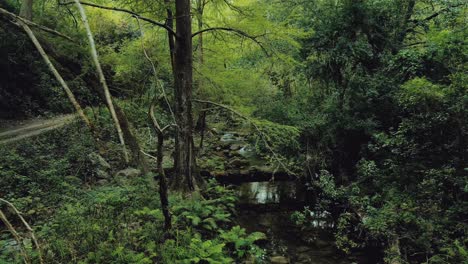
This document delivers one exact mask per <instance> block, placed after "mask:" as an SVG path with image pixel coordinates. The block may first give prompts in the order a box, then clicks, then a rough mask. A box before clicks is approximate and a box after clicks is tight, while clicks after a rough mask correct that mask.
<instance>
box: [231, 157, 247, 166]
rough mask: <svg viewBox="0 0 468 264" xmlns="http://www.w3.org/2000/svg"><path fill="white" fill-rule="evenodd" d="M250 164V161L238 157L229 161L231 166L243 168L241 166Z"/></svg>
mask: <svg viewBox="0 0 468 264" xmlns="http://www.w3.org/2000/svg"><path fill="white" fill-rule="evenodd" d="M248 164H249V162H248V161H246V160H242V159H238V158H235V159H232V160H230V161H229V167H231V168H241V167H244V166H246V165H248Z"/></svg>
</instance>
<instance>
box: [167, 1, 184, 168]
mask: <svg viewBox="0 0 468 264" xmlns="http://www.w3.org/2000/svg"><path fill="white" fill-rule="evenodd" d="M164 4H165V5H166V13H167V18H166V25H167V26H168V27H169V28H171V29H174V15H173V13H172V5H171V0H164ZM175 37H176V36H174V34H172V33H171V32H169V31H167V39H168V43H169V54H170V56H171V67H172V73H173V79H174V82H175V80H176V76H175V72H176V70H175V55H174V53H175ZM174 86H175V84H174ZM179 152H180V150H179V138H178V137H177V136H176V137H175V142H174V157H173V158H174V168H178V167H179V158H178V157H179ZM175 171H177V169H176V170H175Z"/></svg>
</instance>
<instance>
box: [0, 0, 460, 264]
mask: <svg viewBox="0 0 468 264" xmlns="http://www.w3.org/2000/svg"><path fill="white" fill-rule="evenodd" d="M93 2H96V3H98V4H102V5H106V6H116V7H117V6H118V7H122V8H126V9H129V10H133V11H135V12H137V13H140V14H142V15H144V16H147V17H148V18H150V19H154V20H156V21H163V20H164V19H165V18H166V8H167V7H172V5H165V4H164V1H136V0H135V1H132V0H102V1H93ZM197 3H198V0H197V1H192V4H193V8H192V9H193V10H192V13H193V19H192V20H193V26H192V27H193V32H196V31H198V30H201V29H203V28H208V27H224V28H235V29H236V30H240V31H241V32H243V33H238V32H237V33H236V32H235V31H234V32H233V31H217V30H213V31H209V32H204V33H203V35H202V38H199V36H200V35H197V36H195V37H194V38H193V45H194V52H193V54H194V56H193V61H194V65H193V66H194V67H193V68H194V80H193V81H194V97H195V98H198V99H202V100H209V101H212V102H215V103H221V104H224V105H227V106H229V108H232V109H234V110H235V111H236V113H231V111H228V110H227V109H221V108H219V107H217V106H216V105H210V104H205V103H194V104H193V105H194V113H195V119H196V120H194V121H195V123H196V124H197V125H196V127H195V129H194V133H196V140H195V145H198V143H199V141H201V139H200V136H199V135H200V134H201V133H199V132H200V131H202V130H203V133H205V134H204V135H206V137H209V136H212V137H218V136H220V134H218V133H223V132H225V131H232V130H231V129H234V128H235V129H240V130H242V132H243V133H245V134H248V136H246V139H247V141H249V142H250V144H251V146H252V147H253V148H254V149H255V150H256V152H257V154H259V155H258V156H259V157H261V158H263V159H265V160H267V164H268V165H270V166H271V167H273V168H274V171H275V172H276V171H277V170H278V171H282V172H283V171H288V173H294V174H295V176H297V177H298V178H300V179H301V182H302V183H304V185H305V186H307V188H308V190H309V191H310V192H312V193H313V197H314V199H312V200H313V201H312V202H313V203H312V204H309V207H308V209H307V210H305V211H299V212H296V213H295V214H294V215H293V218H294V220H295V222H296V223H297V224H299V225H301V227H302V229H303V230H307V229H313V228H315V227H313V222H314V221H315V220H316V219H315V218H314V216H311V214H310V212H311V211H309V210H311V209H313V208H314V209H319V210H320V211H325V212H329V214H330V217H331V218H332V221H333V232H334V234H335V244H336V246H337V247H338V248H339V249H341V250H342V251H343V254H353V253H355V252H357V251H361V252H362V251H363V250H364V251H365V250H366V249H367V250H369V249H370V250H376V251H378V252H379V253H381V254H380V255H381V259H382V260H381V261H382V262H385V263H466V261H467V259H468V253H467V251H468V249H467V247H468V238H467V235H466V234H467V228H468V226H467V223H466V220H467V218H468V214H467V212H468V200H467V197H468V195H467V193H468V122H467V120H468V110H467V107H468V78H467V70H468V66H467V65H468V64H467V59H468V45H467V39H468V32H467V27H466V21H467V15H466V14H467V5H466V2H465V1H463V0H444V1H441V0H333V1H330V0H316V1H302V0H290V1H267V0H236V1H230V0H223V1H221V0H214V1H208V3H207V4H206V6H204V9H203V11H202V12H201V10H199V9H197V8H196V4H197ZM20 4H21V3H20V1H10V0H6V1H2V0H0V7H1V8H4V9H7V10H9V11H11V12H14V13H18V10H19V9H20ZM33 7H34V11H35V12H34V19H33V20H34V22H36V23H38V24H41V25H44V26H47V27H50V28H53V29H55V30H58V31H60V32H62V33H64V34H67V35H69V36H70V37H72V38H73V39H76V40H77V43H80V44H82V43H84V40H85V31H84V30H83V26H82V24H81V23H80V21H78V20H79V19H77V18H78V17H79V15H78V12H77V11H76V10H75V9H74V8H73V6H72V5H61V4H57V3H56V1H48V0H35V1H34V6H33ZM87 12H88V15H89V21H90V24H91V29H92V30H93V33H94V35H95V39H96V42H97V48H98V52H99V55H100V59H101V62H102V64H103V69H104V72H105V75H106V77H107V79H108V82H109V84H110V85H109V86H110V88H111V92H112V95H114V96H115V97H116V100H115V101H116V103H117V104H118V105H120V106H121V107H122V108H123V109H124V111H125V113H126V115H127V117H128V119H129V120H130V121H131V123H132V126H133V127H132V128H131V129H132V130H133V131H135V134H136V136H137V138H138V140H139V142H140V144H141V146H142V149H143V150H144V151H146V152H149V153H151V155H154V150H155V149H156V144H155V142H154V141H155V140H154V138H155V136H154V133H153V131H152V129H151V124H150V123H149V122H148V116H147V112H148V108H149V105H150V104H151V102H152V100H154V99H156V110H157V111H156V112H157V117H158V119H159V121H160V123H161V124H163V126H164V125H166V124H171V123H172V122H173V117H172V113H171V111H172V110H173V107H174V106H173V105H172V106H168V104H167V103H166V99H167V100H168V101H170V102H172V101H173V100H174V85H173V77H174V76H173V73H172V67H171V60H170V52H169V46H168V37H167V32H166V31H164V30H163V29H161V27H156V26H154V25H151V24H149V23H146V22H144V21H142V20H141V19H140V20H139V21H137V20H136V19H135V18H134V17H132V16H131V15H128V14H125V13H120V12H113V11H110V10H103V9H97V8H92V7H87ZM200 25H201V26H200ZM36 31H37V35H38V37H39V40H40V41H41V42H43V45H44V46H45V47H46V51H47V52H48V53H49V55H50V56H51V57H52V60H53V62H54V63H55V64H56V66H57V68H58V69H59V71H60V72H61V73H62V74H63V76H64V78H65V79H66V80H67V82H68V83H69V85H70V87H71V88H72V90H73V91H74V93H76V96H77V98H78V100H79V102H80V103H81V104H82V105H83V107H87V108H86V113H87V114H88V116H90V117H93V118H92V120H93V122H94V123H95V125H96V126H97V127H98V131H99V136H100V139H101V140H102V141H104V142H105V143H106V153H104V154H103V155H104V156H105V158H106V160H107V161H108V162H109V163H110V164H111V165H112V173H115V172H117V171H118V170H120V169H124V166H122V164H123V163H124V162H123V157H122V155H121V152H120V151H119V147H118V144H117V143H116V142H118V137H117V135H116V133H115V131H114V129H113V127H112V122H111V116H110V114H109V112H108V111H107V110H103V109H104V107H103V102H101V101H99V100H98V99H97V98H98V96H97V92H96V91H98V90H99V89H101V87H100V86H99V80H98V79H97V77H96V74H95V73H94V66H93V65H92V63H91V60H90V57H89V55H88V50H87V46H86V45H76V43H70V42H69V41H67V40H64V39H61V38H58V37H51V36H50V35H48V34H47V33H45V32H41V31H40V30H36V29H35V32H36ZM145 53H146V54H145ZM148 58H149V59H150V60H151V61H152V63H154V70H155V71H156V74H154V72H153V67H152V65H151V63H150V62H149V61H148ZM0 73H1V76H0V117H1V118H4V117H15V118H19V117H24V116H35V115H37V114H42V115H44V114H46V115H47V114H50V113H66V112H71V106H70V104H69V102H68V101H67V99H66V97H65V95H64V93H63V91H62V89H61V88H60V87H59V85H58V84H57V82H56V81H55V80H54V79H53V77H52V75H51V74H50V73H49V72H48V71H47V68H46V67H45V65H44V64H43V62H42V60H41V59H40V57H39V55H38V54H37V52H36V50H34V48H33V46H32V44H30V43H29V40H28V39H27V37H26V36H25V35H24V33H23V32H22V31H21V30H20V29H19V28H17V27H16V26H14V25H13V24H11V23H9V22H8V19H7V18H5V17H3V16H1V15H0ZM162 93H165V94H166V95H167V98H163V96H161V94H162ZM169 105H170V104H169ZM90 106H94V107H90ZM218 106H219V105H218ZM171 107H172V108H171ZM204 113H207V115H208V118H206V119H207V120H208V121H210V122H211V123H210V122H208V123H207V124H206V129H204V128H203V129H202V128H200V126H202V125H200V124H201V123H203V122H204V121H203V122H201V121H200V120H204V118H201V117H202V116H203V114H204ZM238 114H241V115H243V116H244V118H240V117H239V115H238ZM197 120H198V122H196V121H197ZM239 120H242V122H239ZM0 128H1V127H0ZM174 130H175V128H173V127H169V128H168V131H169V133H173V132H174ZM213 135H214V136H213ZM166 138H167V140H166V142H167V145H166V148H165V149H164V151H165V153H164V155H165V160H164V162H163V167H165V168H169V167H171V166H172V165H173V164H172V159H171V157H172V155H173V153H172V150H170V148H171V147H173V145H174V141H173V139H172V137H171V136H170V135H166ZM4 146H6V147H4ZM0 147H1V148H0V186H1V189H0V198H4V199H6V200H9V201H10V202H12V203H13V204H15V205H16V206H17V207H18V208H19V209H20V211H21V212H23V213H24V216H25V217H26V218H27V220H28V221H30V222H31V224H32V225H33V226H34V227H35V230H36V233H37V235H38V237H39V239H40V242H41V244H42V245H43V252H44V258H45V259H46V261H47V263H154V262H162V263H231V262H233V261H243V260H249V261H258V262H260V261H262V260H264V251H263V249H261V248H260V247H259V246H258V245H257V244H258V243H257V242H258V241H259V240H264V239H265V238H266V237H265V236H264V234H262V233H251V234H249V233H248V232H246V230H245V229H243V228H242V227H240V226H237V224H236V223H235V221H234V220H233V219H235V217H234V216H235V214H236V210H235V204H236V196H235V193H234V192H233V191H232V190H229V189H226V188H224V187H221V186H219V185H217V184H216V183H215V182H209V183H208V184H207V186H205V187H204V188H202V189H201V190H200V192H196V193H195V194H193V195H190V196H189V197H187V196H185V195H182V194H180V193H176V192H174V193H171V194H170V199H169V204H170V211H171V213H172V214H173V219H172V224H173V229H172V230H170V231H168V232H166V231H164V218H163V213H162V210H161V201H160V198H159V196H158V186H157V183H156V182H157V181H154V179H156V180H158V179H160V178H159V177H160V175H146V176H145V177H141V178H132V179H125V180H122V181H119V180H117V179H113V180H106V181H105V182H104V183H102V182H99V178H98V177H97V176H96V175H95V174H96V173H95V171H94V167H93V165H92V164H91V163H90V161H89V157H88V154H90V153H94V152H97V151H98V150H97V149H96V144H95V142H94V141H93V138H92V137H91V135H90V133H88V131H87V130H86V129H85V128H84V127H83V126H82V125H81V124H78V123H74V124H72V125H68V126H66V127H64V128H62V129H59V130H54V131H51V132H49V133H48V134H46V135H42V136H40V137H38V138H33V139H28V140H26V141H21V142H19V143H11V144H9V145H0ZM213 149H216V146H215V147H214V148H213ZM224 151H227V153H228V154H229V155H230V154H232V153H231V152H232V151H231V152H230V150H224ZM236 151H237V149H236ZM195 152H197V153H196V154H200V153H201V155H202V157H200V156H199V157H197V158H198V165H199V166H200V167H201V168H203V169H204V170H207V171H210V172H213V171H216V172H223V171H225V170H226V168H225V164H228V162H225V160H224V156H222V155H218V156H216V155H214V154H213V153H211V152H210V150H206V149H204V150H203V149H202V150H199V149H196V151H195ZM218 152H221V153H223V150H221V149H220V150H219V151H218ZM223 155H224V154H223ZM230 158H232V157H230ZM285 167H286V168H285ZM151 169H152V171H156V169H155V168H154V166H152V167H151ZM244 169H245V168H244ZM273 174H274V173H273ZM169 176H171V175H169ZM153 178H154V179H153ZM0 209H4V207H2V206H0ZM5 211H6V210H5ZM7 212H9V213H8V216H9V217H14V216H13V215H14V214H12V212H11V211H7ZM15 221H16V220H15ZM15 221H14V222H15ZM15 223H16V222H15ZM0 227H2V228H3V226H0ZM2 230H3V229H2ZM11 241H12V240H11V236H10V234H9V233H6V232H5V233H3V232H2V233H0V263H3V262H5V263H10V262H14V263H17V262H21V261H22V259H21V256H20V255H19V254H18V250H17V248H15V247H14V246H11ZM9 243H10V244H9ZM27 247H28V250H30V251H31V253H32V255H34V250H33V249H32V245H30V243H29V244H28V245H27ZM34 256H35V257H36V258H37V256H36V255H34ZM2 261H3V262H2Z"/></svg>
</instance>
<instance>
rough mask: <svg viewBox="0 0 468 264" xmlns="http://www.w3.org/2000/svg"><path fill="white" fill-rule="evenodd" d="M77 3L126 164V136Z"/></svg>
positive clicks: (86, 23) (76, 1)
mask: <svg viewBox="0 0 468 264" xmlns="http://www.w3.org/2000/svg"><path fill="white" fill-rule="evenodd" d="M75 3H76V6H77V8H78V10H79V11H80V15H81V20H82V21H83V24H84V26H85V29H86V35H87V36H88V40H89V46H90V49H91V57H92V58H93V62H94V64H95V66H96V71H97V73H98V76H99V81H100V82H101V85H102V88H103V89H104V95H105V98H106V102H107V107H108V108H109V112H110V114H111V116H112V119H113V120H114V125H115V128H116V130H117V134H118V136H119V140H120V143H121V144H122V148H123V154H124V159H125V162H127V163H128V161H129V160H128V153H127V148H126V146H125V139H124V134H123V132H122V127H121V126H120V122H121V121H120V120H119V118H118V117H117V114H116V112H115V108H114V103H113V102H112V97H111V94H110V91H109V87H108V86H107V82H106V78H105V77H104V73H103V71H102V68H101V64H100V63H99V58H98V54H97V50H96V45H95V43H94V38H93V34H92V32H91V28H90V27H89V23H88V18H87V16H86V12H85V10H84V8H83V6H82V5H81V3H80V1H79V0H75ZM124 123H125V122H124ZM138 155H140V154H138ZM134 156H135V155H134Z"/></svg>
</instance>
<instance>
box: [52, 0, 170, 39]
mask: <svg viewBox="0 0 468 264" xmlns="http://www.w3.org/2000/svg"><path fill="white" fill-rule="evenodd" d="M80 3H81V4H82V5H85V6H91V7H95V8H100V9H105V10H112V11H117V12H123V13H127V14H130V15H132V16H133V17H136V18H138V19H141V20H143V21H146V22H148V23H150V24H153V25H155V26H158V27H161V28H164V29H165V30H167V31H169V32H170V33H171V34H173V35H174V36H176V37H177V34H176V33H175V31H174V30H172V28H170V27H169V26H167V25H166V24H165V23H161V22H158V21H155V20H153V19H151V18H147V17H143V16H141V15H139V14H137V13H135V12H133V11H131V10H128V9H123V8H118V7H110V6H103V5H97V4H93V3H88V2H83V1H80ZM60 4H61V5H71V4H74V2H65V3H60Z"/></svg>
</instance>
